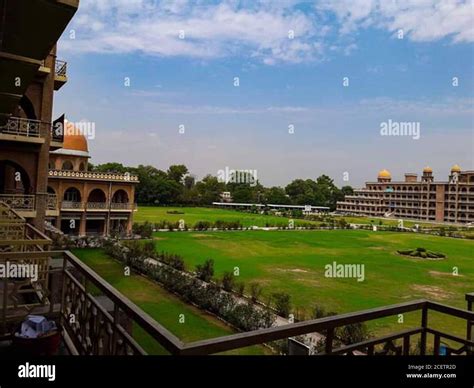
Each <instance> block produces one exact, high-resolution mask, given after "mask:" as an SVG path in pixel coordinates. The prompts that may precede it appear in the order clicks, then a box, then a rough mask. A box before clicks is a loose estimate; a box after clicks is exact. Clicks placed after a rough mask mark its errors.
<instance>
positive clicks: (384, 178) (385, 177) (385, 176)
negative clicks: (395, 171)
mask: <svg viewBox="0 0 474 388" xmlns="http://www.w3.org/2000/svg"><path fill="white" fill-rule="evenodd" d="M391 180H392V174H390V172H388V171H387V170H385V169H383V170H381V171H379V175H378V176H377V182H380V183H388V182H390V181H391Z"/></svg>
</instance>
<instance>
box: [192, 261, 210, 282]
mask: <svg viewBox="0 0 474 388" xmlns="http://www.w3.org/2000/svg"><path fill="white" fill-rule="evenodd" d="M196 276H197V277H198V279H201V280H202V281H205V282H209V281H210V280H211V279H212V277H213V276H214V260H212V259H207V260H206V261H205V262H204V264H198V265H196Z"/></svg>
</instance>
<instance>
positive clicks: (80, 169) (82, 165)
mask: <svg viewBox="0 0 474 388" xmlns="http://www.w3.org/2000/svg"><path fill="white" fill-rule="evenodd" d="M79 171H86V168H85V165H84V163H83V162H81V164H80V165H79Z"/></svg>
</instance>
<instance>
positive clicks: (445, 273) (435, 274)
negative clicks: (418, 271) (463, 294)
mask: <svg viewBox="0 0 474 388" xmlns="http://www.w3.org/2000/svg"><path fill="white" fill-rule="evenodd" d="M428 273H429V274H430V275H432V276H436V277H440V276H452V277H464V275H453V274H452V273H451V272H439V271H429V272H428Z"/></svg>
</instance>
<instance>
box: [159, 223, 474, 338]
mask: <svg viewBox="0 0 474 388" xmlns="http://www.w3.org/2000/svg"><path fill="white" fill-rule="evenodd" d="M155 239H156V249H157V250H160V251H161V250H164V251H166V252H172V253H177V254H180V255H182V256H183V257H184V259H185V262H186V264H187V266H188V268H189V269H193V268H194V266H195V265H196V264H198V263H202V262H203V261H204V260H205V259H207V258H212V259H214V261H215V270H216V276H217V277H220V276H221V275H222V273H223V272H224V271H233V270H234V268H235V267H238V268H239V270H240V276H239V278H238V279H237V280H238V281H243V282H244V283H247V284H248V283H249V282H251V281H258V282H260V283H261V284H262V285H263V287H264V293H266V294H267V295H268V294H270V293H272V292H277V291H281V292H286V293H288V294H290V295H291V297H292V301H293V304H294V306H295V308H297V309H298V310H300V311H301V310H305V311H306V312H307V315H309V314H310V310H311V309H312V307H313V306H315V305H316V304H318V305H322V306H324V307H325V308H326V310H329V311H335V312H338V313H343V312H349V311H355V310H361V309H367V308H372V307H378V306H384V305H388V304H393V303H400V302H405V301H410V300H414V299H419V298H427V299H431V300H435V301H439V302H442V303H446V304H449V305H452V306H457V307H462V308H465V306H466V305H465V302H464V294H465V293H466V292H472V291H474V255H473V253H474V242H473V241H469V240H460V239H452V238H443V237H435V236H429V235H421V234H420V235H418V234H413V233H396V232H372V231H362V230H323V231H242V232H240V231H238V232H204V233H199V232H184V233H172V232H170V233H163V232H159V233H156V234H155ZM417 247H424V248H426V249H429V250H433V251H437V252H441V253H444V254H446V255H447V258H446V259H443V260H440V261H432V260H422V259H413V258H408V257H403V256H400V255H398V254H397V253H396V251H397V250H398V249H412V248H417ZM333 261H336V262H337V263H338V264H364V265H365V281H363V282H357V281H356V280H355V279H347V278H346V279H341V278H326V277H325V276H324V266H325V265H326V264H330V263H332V262H333ZM453 267H457V268H458V270H459V276H453V275H452V271H453ZM430 321H431V322H434V323H436V325H438V326H439V328H446V327H448V328H449V329H450V330H451V331H453V332H455V333H457V334H459V335H464V334H465V325H464V324H461V321H457V320H454V319H446V318H445V317H444V316H433V317H430ZM410 324H419V317H418V316H416V314H410V317H407V318H406V319H405V323H404V324H399V323H398V322H397V317H393V318H390V319H385V320H381V321H377V323H375V324H372V325H371V329H372V330H376V331H377V332H386V331H388V330H389V329H390V330H393V329H395V328H398V329H400V330H402V329H404V328H406V327H404V325H410Z"/></svg>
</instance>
